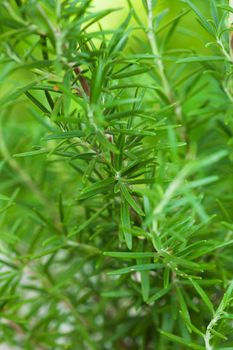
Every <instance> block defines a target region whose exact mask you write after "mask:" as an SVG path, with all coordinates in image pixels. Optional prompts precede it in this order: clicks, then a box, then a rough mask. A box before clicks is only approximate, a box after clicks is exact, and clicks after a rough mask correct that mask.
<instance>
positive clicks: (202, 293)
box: [189, 278, 215, 314]
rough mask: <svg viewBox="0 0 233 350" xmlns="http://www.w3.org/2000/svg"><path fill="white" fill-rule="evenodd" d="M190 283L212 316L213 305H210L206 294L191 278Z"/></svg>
mask: <svg viewBox="0 0 233 350" xmlns="http://www.w3.org/2000/svg"><path fill="white" fill-rule="evenodd" d="M189 280H190V282H191V283H192V285H193V286H194V288H195V289H196V291H197V292H198V294H199V295H200V297H201V299H202V300H203V302H204V303H205V304H206V306H207V307H208V308H209V310H210V311H211V312H212V314H214V313H215V310H214V307H213V304H212V303H211V301H210V299H209V297H208V296H207V294H206V293H205V291H204V290H203V289H202V288H201V286H200V285H199V284H198V283H197V282H196V281H195V280H193V279H192V278H189Z"/></svg>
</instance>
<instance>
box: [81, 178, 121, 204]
mask: <svg viewBox="0 0 233 350" xmlns="http://www.w3.org/2000/svg"><path fill="white" fill-rule="evenodd" d="M114 182H115V179H114V178H109V179H105V180H100V181H97V182H95V183H94V184H92V185H90V186H88V187H86V188H84V189H83V190H82V191H81V193H80V195H79V196H78V198H77V199H78V200H83V199H87V198H89V197H93V196H96V195H99V194H102V193H105V192H106V191H108V190H110V189H111V188H113V183H114Z"/></svg>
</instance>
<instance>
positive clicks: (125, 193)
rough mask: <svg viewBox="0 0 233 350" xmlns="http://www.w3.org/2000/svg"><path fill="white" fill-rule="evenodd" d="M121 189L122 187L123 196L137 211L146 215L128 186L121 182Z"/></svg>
mask: <svg viewBox="0 0 233 350" xmlns="http://www.w3.org/2000/svg"><path fill="white" fill-rule="evenodd" d="M120 189H121V193H122V196H123V198H124V199H125V200H126V201H127V203H128V204H129V205H130V206H131V207H132V208H133V209H134V210H135V211H136V213H138V215H140V216H144V215H145V214H144V212H143V211H142V209H141V208H140V206H139V205H138V204H137V203H136V202H135V200H134V198H133V197H132V196H131V194H130V193H129V191H128V189H127V186H126V185H123V184H121V186H120Z"/></svg>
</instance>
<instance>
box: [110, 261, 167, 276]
mask: <svg viewBox="0 0 233 350" xmlns="http://www.w3.org/2000/svg"><path fill="white" fill-rule="evenodd" d="M163 266H164V264H160V263H156V264H141V265H133V266H128V267H125V268H122V269H118V270H114V271H111V272H108V275H124V274H126V273H130V272H140V271H154V270H157V269H161V268H162V267H163Z"/></svg>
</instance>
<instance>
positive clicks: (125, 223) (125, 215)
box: [120, 201, 133, 250]
mask: <svg viewBox="0 0 233 350" xmlns="http://www.w3.org/2000/svg"><path fill="white" fill-rule="evenodd" d="M120 210H121V226H122V231H123V234H124V238H125V242H126V245H127V247H128V249H130V250H131V249H132V244H133V241H132V233H131V232H130V230H131V223H130V214H129V206H128V203H127V202H125V201H124V202H122V203H121V209H120Z"/></svg>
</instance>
